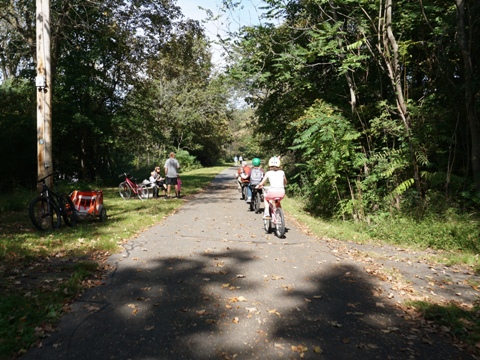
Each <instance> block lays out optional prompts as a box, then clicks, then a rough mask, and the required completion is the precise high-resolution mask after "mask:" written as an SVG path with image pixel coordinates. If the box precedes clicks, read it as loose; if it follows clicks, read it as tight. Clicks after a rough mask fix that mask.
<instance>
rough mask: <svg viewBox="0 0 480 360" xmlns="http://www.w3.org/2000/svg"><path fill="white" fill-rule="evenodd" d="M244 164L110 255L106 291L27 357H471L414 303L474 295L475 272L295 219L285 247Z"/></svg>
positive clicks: (95, 293)
mask: <svg viewBox="0 0 480 360" xmlns="http://www.w3.org/2000/svg"><path fill="white" fill-rule="evenodd" d="M235 170H236V169H235V168H230V169H228V170H226V171H224V172H222V173H220V174H219V175H218V176H217V177H216V179H215V180H214V181H213V183H212V185H211V187H210V188H209V189H208V190H207V191H205V192H203V193H201V194H199V195H196V196H195V197H194V198H192V199H188V200H186V201H185V204H184V205H183V206H182V207H181V208H180V209H179V210H178V211H177V212H176V213H175V214H173V215H172V216H170V217H168V218H166V219H165V220H164V221H163V222H162V223H161V224H160V225H158V226H154V227H151V228H149V229H148V230H146V231H145V232H143V233H142V234H140V235H139V236H138V237H136V238H134V239H131V241H129V242H128V243H126V244H125V246H124V247H125V250H124V252H123V253H121V254H117V255H114V256H111V257H110V259H109V262H110V264H112V265H113V268H114V270H113V271H112V272H111V273H110V274H108V277H107V278H106V282H105V284H104V285H102V286H98V287H93V288H90V289H87V290H86V291H85V292H84V293H83V295H82V296H81V297H80V298H79V299H78V300H77V301H76V302H75V303H73V304H72V305H71V311H70V313H68V314H66V315H65V316H64V317H63V318H62V319H61V321H60V323H59V329H58V332H55V333H53V334H52V336H50V337H48V338H46V339H45V340H44V341H43V343H42V347H41V348H35V349H31V350H30V351H29V352H27V353H26V354H25V355H24V358H25V359H59V358H67V359H91V358H98V359H234V358H235V359H255V358H258V359H292V358H293V359H296V358H298V359H299V358H304V359H405V358H411V359H414V358H415V359H471V358H472V356H471V355H469V354H468V353H467V352H466V351H464V350H461V349H459V348H458V347H457V346H455V345H452V339H453V337H452V336H451V333H450V331H449V330H448V329H446V328H443V329H440V328H437V327H433V326H432V325H431V324H430V323H428V322H424V321H420V319H419V318H418V317H417V316H416V314H415V313H413V312H412V311H411V310H410V309H408V308H407V307H406V306H404V305H401V302H402V300H403V299H406V298H409V297H412V296H415V297H421V298H425V297H427V296H428V297H429V298H430V299H440V300H441V299H445V300H449V299H456V300H458V301H464V302H471V301H474V297H475V292H474V291H473V290H471V288H470V287H469V286H467V285H466V279H465V278H462V277H471V276H473V275H472V274H468V273H467V274H466V273H464V272H454V271H452V270H448V271H447V269H444V268H440V267H432V266H430V265H428V264H427V263H426V262H424V261H423V260H421V259H420V260H419V257H418V255H419V254H407V253H406V252H402V251H398V250H397V251H395V249H393V250H392V249H390V248H386V247H385V248H376V247H374V246H370V247H369V246H360V245H354V244H347V243H344V242H337V241H334V240H322V239H318V238H316V237H313V236H310V235H308V234H307V233H306V232H304V231H302V230H301V228H300V227H299V226H297V225H296V224H295V223H294V220H293V219H290V218H287V230H288V231H287V233H286V236H285V238H284V239H278V238H276V237H275V236H274V235H273V234H266V233H265V232H264V230H263V223H262V219H261V215H260V214H254V213H252V212H250V211H248V207H247V205H246V204H245V203H244V202H243V201H241V200H239V196H240V195H239V193H238V192H237V190H236V188H235V184H234V181H233V176H234V172H235ZM160 201H169V200H160ZM444 271H445V272H444ZM457 276H458V278H457ZM472 351H473V350H470V353H471V352H472Z"/></svg>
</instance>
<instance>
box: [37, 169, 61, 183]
mask: <svg viewBox="0 0 480 360" xmlns="http://www.w3.org/2000/svg"><path fill="white" fill-rule="evenodd" d="M57 174H58V171H54V172H52V173H51V174H48V175H47V176H45V177H44V178H42V179H40V180H37V183H39V182H43V181H45V179H46V178H48V177H50V176H53V175H57Z"/></svg>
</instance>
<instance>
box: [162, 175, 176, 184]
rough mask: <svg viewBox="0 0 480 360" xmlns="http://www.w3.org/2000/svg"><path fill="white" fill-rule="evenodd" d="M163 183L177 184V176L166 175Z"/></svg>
mask: <svg viewBox="0 0 480 360" xmlns="http://www.w3.org/2000/svg"><path fill="white" fill-rule="evenodd" d="M165 184H167V185H177V178H169V177H168V176H167V177H166V178H165Z"/></svg>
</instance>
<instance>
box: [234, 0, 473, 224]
mask: <svg viewBox="0 0 480 360" xmlns="http://www.w3.org/2000/svg"><path fill="white" fill-rule="evenodd" d="M456 3H457V6H455V4H454V3H453V2H450V1H430V0H427V1H413V2H412V1H403V0H396V1H392V0H386V1H383V2H372V1H368V0H364V1H362V0H361V1H350V0H329V1H326V0H325V1H323V0H307V1H296V0H291V1H276V0H267V1H266V7H265V14H264V18H263V23H262V24H260V25H258V26H249V27H244V28H242V29H241V30H240V32H239V33H237V34H235V35H236V38H235V42H234V43H233V46H234V47H235V50H236V52H235V58H234V59H232V62H231V66H230V74H231V75H232V76H233V77H234V78H236V79H237V80H238V81H239V83H240V84H242V86H243V88H244V89H245V91H247V92H248V93H249V97H248V102H249V103H250V104H251V105H252V106H253V107H254V109H255V110H256V115H257V116H258V120H257V126H256V128H255V132H257V133H261V134H263V135H264V143H263V145H264V146H265V149H268V150H269V151H270V152H275V153H281V154H284V156H285V162H284V163H285V165H286V166H287V169H288V170H289V172H290V175H291V177H292V178H295V183H294V185H293V186H291V188H290V189H291V190H292V189H294V190H296V192H297V193H299V194H300V193H301V194H304V195H305V197H306V199H308V200H307V201H308V207H309V209H310V210H311V211H313V212H315V213H318V214H320V213H321V214H326V215H338V216H341V217H343V218H353V219H360V220H366V221H371V220H372V219H373V218H374V217H375V216H379V215H382V214H389V213H392V212H395V211H398V210H406V211H407V212H410V211H412V209H418V211H416V212H415V216H417V217H418V216H423V215H424V214H426V213H427V212H428V211H430V210H432V209H435V210H438V208H439V207H441V209H440V210H443V209H444V208H446V207H448V206H457V205H459V206H460V207H461V208H462V209H469V208H470V209H471V207H475V206H478V205H479V204H480V196H479V192H480V186H479V185H480V182H479V180H480V172H479V170H480V168H479V167H478V166H479V164H480V163H479V160H480V152H479V148H478V146H477V142H478V141H477V140H476V139H478V135H479V134H480V130H479V129H480V128H479V119H478V117H477V115H476V114H477V113H478V110H479V101H478V97H479V95H478V94H480V77H479V74H480V71H479V68H478V66H479V65H478V59H479V57H480V41H479V40H480V39H479V38H478V36H479V35H478V34H480V23H479V22H478V21H477V20H475V19H478V18H479V17H480V3H478V2H477V1H473V0H466V1H460V0H459V1H457V2H456ZM230 6H234V4H233V3H230ZM466 49H468V52H467V53H466V52H465V50H466ZM462 59H463V61H462ZM443 204H447V206H445V207H444V206H443Z"/></svg>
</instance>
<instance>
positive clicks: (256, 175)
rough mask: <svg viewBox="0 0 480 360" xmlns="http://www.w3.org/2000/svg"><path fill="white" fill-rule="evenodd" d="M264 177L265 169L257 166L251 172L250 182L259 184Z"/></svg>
mask: <svg viewBox="0 0 480 360" xmlns="http://www.w3.org/2000/svg"><path fill="white" fill-rule="evenodd" d="M262 179H263V170H262V169H260V168H257V167H254V168H253V169H252V171H251V172H250V184H252V185H258V184H260V181H262Z"/></svg>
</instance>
